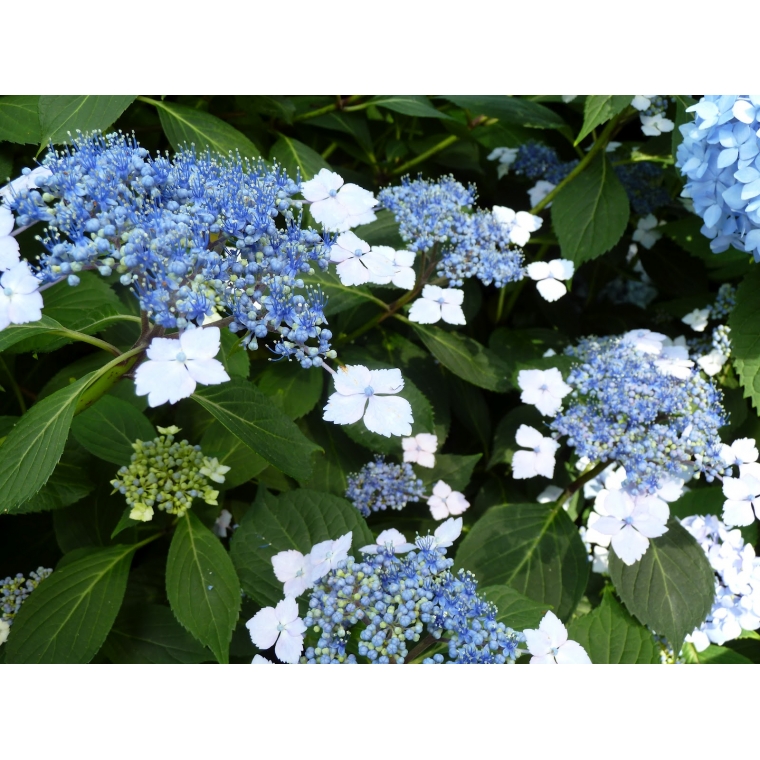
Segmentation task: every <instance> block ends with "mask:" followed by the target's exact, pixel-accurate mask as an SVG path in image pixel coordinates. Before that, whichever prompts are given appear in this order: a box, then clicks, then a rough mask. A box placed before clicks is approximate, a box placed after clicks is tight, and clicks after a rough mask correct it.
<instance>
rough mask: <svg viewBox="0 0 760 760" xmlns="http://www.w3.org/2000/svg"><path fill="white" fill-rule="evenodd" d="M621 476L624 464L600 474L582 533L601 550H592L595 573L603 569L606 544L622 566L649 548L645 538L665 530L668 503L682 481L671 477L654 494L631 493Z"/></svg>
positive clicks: (681, 488) (681, 487)
mask: <svg viewBox="0 0 760 760" xmlns="http://www.w3.org/2000/svg"><path fill="white" fill-rule="evenodd" d="M625 479H626V472H625V468H624V467H609V468H607V469H606V470H605V471H604V473H602V482H603V485H604V487H603V488H602V489H600V490H599V491H598V493H597V494H596V498H595V500H594V509H593V511H592V512H591V514H589V517H588V521H587V527H586V530H585V532H584V536H583V540H584V541H585V542H586V543H587V544H595V545H596V546H598V547H600V549H603V550H605V551H596V550H594V552H593V559H594V562H595V566H594V568H593V569H594V571H595V572H607V567H606V562H607V556H606V550H607V548H608V547H609V546H610V545H611V546H612V548H613V549H614V551H615V554H617V555H618V557H620V559H621V560H622V561H623V562H624V563H625V564H626V565H633V564H634V563H635V562H638V561H639V560H640V559H641V558H642V557H643V556H644V554H645V553H646V551H647V549H648V548H649V539H650V538H657V537H658V536H662V535H663V534H665V533H667V531H668V528H667V525H666V523H667V521H668V518H669V517H670V507H669V506H668V502H671V501H675V500H676V499H678V498H680V497H681V495H682V494H683V491H684V481H683V480H681V479H677V478H671V479H669V480H667V481H665V483H664V484H663V485H662V487H661V488H659V489H658V490H657V492H656V493H655V494H651V495H634V494H631V493H629V492H628V491H626V490H625V487H624V482H625Z"/></svg>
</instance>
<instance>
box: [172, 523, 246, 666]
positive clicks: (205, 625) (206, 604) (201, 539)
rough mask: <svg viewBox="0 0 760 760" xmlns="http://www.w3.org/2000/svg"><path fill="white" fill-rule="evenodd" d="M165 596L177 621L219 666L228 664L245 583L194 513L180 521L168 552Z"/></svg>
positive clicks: (227, 556)
mask: <svg viewBox="0 0 760 760" xmlns="http://www.w3.org/2000/svg"><path fill="white" fill-rule="evenodd" d="M166 594H167V596H168V597H169V604H170V605H171V608H172V612H174V615H175V616H176V618H177V620H179V622H180V623H181V624H182V625H183V626H184V627H185V628H187V630H188V631H190V633H192V634H193V636H195V638H196V639H198V641H200V642H201V644H204V645H205V646H207V647H209V649H211V651H212V652H213V653H214V655H215V656H216V659H217V660H218V661H219V662H221V663H226V662H229V646H230V639H231V638H232V630H233V628H234V627H235V623H237V619H238V614H239V612H240V583H239V582H238V578H237V575H236V574H235V568H234V567H233V565H232V561H231V560H230V557H229V554H227V552H226V551H225V550H224V547H223V546H222V543H221V541H219V539H218V538H217V537H216V536H215V535H214V534H213V533H212V532H211V531H210V530H209V529H208V528H206V527H205V526H204V525H203V523H201V521H200V520H199V519H198V518H197V517H196V516H195V515H194V514H193V513H192V511H189V512H186V513H185V516H184V517H183V518H182V519H181V520H180V521H179V524H178V525H177V530H176V531H175V533H174V537H173V538H172V543H171V546H170V547H169V557H168V559H167V561H166Z"/></svg>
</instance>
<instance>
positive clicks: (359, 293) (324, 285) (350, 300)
mask: <svg viewBox="0 0 760 760" xmlns="http://www.w3.org/2000/svg"><path fill="white" fill-rule="evenodd" d="M302 279H303V281H304V283H305V284H306V285H315V286H318V287H319V288H320V289H321V290H322V292H323V293H324V294H325V295H326V296H327V305H326V306H325V315H326V316H328V317H330V316H332V315H333V314H338V313H340V312H341V311H346V310H347V309H352V308H354V307H356V306H359V305H360V304H362V303H375V304H377V305H378V306H382V307H385V304H384V303H383V302H382V301H381V300H380V299H379V298H376V297H375V296H373V295H372V293H370V292H369V289H368V288H367V287H366V286H364V285H360V286H359V287H354V286H348V285H343V284H342V283H341V281H340V280H339V279H338V276H337V275H336V274H335V273H334V272H322V271H319V270H317V271H315V272H314V274H309V275H304V276H303V278H302Z"/></svg>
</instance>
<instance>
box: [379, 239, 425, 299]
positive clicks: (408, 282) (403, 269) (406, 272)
mask: <svg viewBox="0 0 760 760" xmlns="http://www.w3.org/2000/svg"><path fill="white" fill-rule="evenodd" d="M370 252H371V253H375V254H378V255H379V256H383V257H384V258H385V259H386V260H387V261H388V263H389V264H390V265H391V266H392V267H393V269H394V273H393V274H392V275H383V276H380V275H377V276H375V277H374V279H371V280H370V282H372V283H374V284H376V285H395V286H396V287H397V288H401V289H402V290H414V283H415V281H416V279H417V277H416V275H415V273H414V269H413V266H414V257H415V255H416V254H415V253H414V251H397V250H395V249H394V248H391V247H390V246H389V245H376V246H374V247H373V248H372V250H371V251H370Z"/></svg>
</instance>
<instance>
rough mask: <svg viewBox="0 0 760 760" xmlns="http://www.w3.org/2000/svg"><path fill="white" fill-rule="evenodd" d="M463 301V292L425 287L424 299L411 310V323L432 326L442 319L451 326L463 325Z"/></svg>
mask: <svg viewBox="0 0 760 760" xmlns="http://www.w3.org/2000/svg"><path fill="white" fill-rule="evenodd" d="M462 301H464V291H463V290H459V289H457V288H439V287H438V286H437V285H425V287H424V288H423V289H422V297H421V298H418V299H417V300H416V301H415V302H414V303H413V304H412V307H411V309H409V321H410V322H417V323H418V324H421V325H432V324H433V323H435V322H439V321H440V320H441V319H442V320H443V321H444V322H448V323H449V324H450V325H463V324H465V318H464V312H463V311H462Z"/></svg>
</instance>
